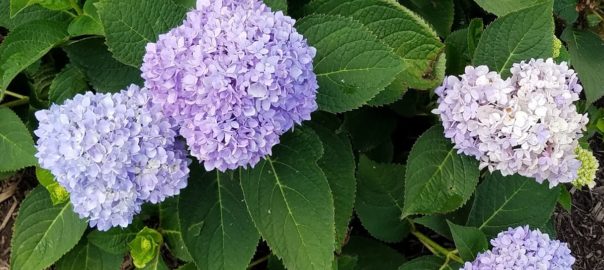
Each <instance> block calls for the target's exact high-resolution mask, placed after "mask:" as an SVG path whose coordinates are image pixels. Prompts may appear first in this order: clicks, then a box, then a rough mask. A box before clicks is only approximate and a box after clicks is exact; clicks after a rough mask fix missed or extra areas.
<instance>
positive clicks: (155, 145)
mask: <svg viewBox="0 0 604 270" xmlns="http://www.w3.org/2000/svg"><path fill="white" fill-rule="evenodd" d="M150 104H151V103H150V95H149V93H148V91H147V90H146V89H144V88H143V89H140V88H139V87H138V86H135V85H132V86H130V87H129V88H128V89H127V90H124V91H122V92H120V93H117V94H93V93H91V92H87V93H85V94H83V95H81V94H79V95H76V96H75V97H74V98H73V99H72V100H67V101H65V103H64V104H63V105H60V106H59V105H52V106H51V107H50V109H48V110H41V111H38V112H36V118H37V119H38V120H39V121H40V125H39V127H38V129H37V130H36V131H35V132H34V133H35V134H36V135H37V136H38V141H37V145H36V147H37V150H38V153H37V154H36V157H37V158H38V160H39V162H40V166H41V167H43V168H45V169H48V170H49V171H50V172H51V173H52V174H53V175H54V176H55V178H56V180H57V182H58V183H59V184H60V185H61V186H63V187H65V189H66V190H67V191H68V192H69V193H70V198H71V202H72V204H73V207H74V211H75V212H77V213H78V214H79V215H80V217H82V218H87V219H88V220H89V223H90V226H97V227H98V229H99V230H107V229H109V228H111V227H114V226H122V227H126V226H127V225H128V224H130V223H131V221H132V218H133V216H134V215H135V214H136V213H138V212H139V211H140V209H141V205H142V204H143V203H144V202H147V201H148V202H152V203H157V202H160V201H163V200H164V199H165V198H166V197H168V196H172V195H176V194H178V193H179V191H180V189H182V188H184V187H185V186H186V185H187V177H188V174H189V169H188V165H189V163H190V161H189V160H188V159H187V158H186V151H185V147H184V145H183V144H182V143H179V142H178V141H176V139H175V137H176V131H175V129H174V126H173V124H171V123H170V121H169V120H168V119H167V118H165V117H163V115H162V113H161V111H160V108H159V107H157V106H150Z"/></svg>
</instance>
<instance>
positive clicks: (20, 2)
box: [10, 0, 71, 18]
mask: <svg viewBox="0 0 604 270" xmlns="http://www.w3.org/2000/svg"><path fill="white" fill-rule="evenodd" d="M69 2H70V0H10V15H11V18H13V17H15V16H16V15H17V14H18V13H19V12H21V11H23V10H24V9H26V8H27V7H29V6H31V5H35V4H40V5H41V6H43V7H45V8H47V9H51V10H67V9H70V8H71V5H70V3H69Z"/></svg>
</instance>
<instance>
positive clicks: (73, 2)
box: [69, 0, 84, 15]
mask: <svg viewBox="0 0 604 270" xmlns="http://www.w3.org/2000/svg"><path fill="white" fill-rule="evenodd" d="M69 3H70V4H71V8H73V9H74V10H75V11H76V13H77V14H78V15H82V14H84V12H83V11H82V8H80V5H78V2H77V0H71V1H69Z"/></svg>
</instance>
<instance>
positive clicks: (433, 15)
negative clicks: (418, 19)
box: [399, 0, 454, 37]
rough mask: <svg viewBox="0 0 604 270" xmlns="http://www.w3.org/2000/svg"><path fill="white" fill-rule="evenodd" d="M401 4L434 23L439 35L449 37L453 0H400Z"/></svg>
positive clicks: (431, 23) (433, 25)
mask: <svg viewBox="0 0 604 270" xmlns="http://www.w3.org/2000/svg"><path fill="white" fill-rule="evenodd" d="M399 2H400V3H401V4H403V5H404V6H406V7H408V8H409V9H411V10H413V11H414V12H417V13H418V14H419V15H421V16H422V18H424V19H425V20H427V21H428V23H430V25H432V27H433V28H434V30H436V32H437V33H438V35H440V36H442V37H447V36H448V35H449V33H451V26H452V25H453V17H454V16H453V15H454V5H453V0H438V1H425V0H399Z"/></svg>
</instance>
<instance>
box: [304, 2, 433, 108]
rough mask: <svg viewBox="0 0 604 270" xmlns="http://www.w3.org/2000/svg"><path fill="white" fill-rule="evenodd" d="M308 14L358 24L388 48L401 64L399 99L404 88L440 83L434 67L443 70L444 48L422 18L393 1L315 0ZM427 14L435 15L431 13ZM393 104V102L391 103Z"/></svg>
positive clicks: (425, 87)
mask: <svg viewBox="0 0 604 270" xmlns="http://www.w3.org/2000/svg"><path fill="white" fill-rule="evenodd" d="M421 2H425V1H421ZM421 2H420V1H418V2H417V3H421ZM422 5H423V4H422ZM308 10H310V11H312V12H314V13H319V14H330V15H341V16H346V17H351V18H353V19H355V20H358V21H359V22H361V23H362V24H363V26H364V28H366V29H368V30H369V31H370V32H371V33H372V34H373V35H375V36H376V37H377V38H378V40H380V41H381V42H383V43H384V44H386V45H387V46H388V47H390V48H391V49H392V50H393V51H394V52H395V54H396V55H397V56H399V58H400V60H401V61H402V72H401V73H400V74H398V76H397V80H396V81H395V82H394V83H395V84H394V85H392V87H395V88H398V89H399V91H400V95H402V94H403V93H404V91H405V89H406V87H407V86H408V87H411V88H415V89H431V88H433V87H435V86H437V85H438V84H439V83H441V82H442V78H443V76H444V68H443V70H439V69H438V68H437V67H438V65H439V64H440V65H442V66H443V67H444V58H442V59H441V55H442V53H443V51H444V46H443V44H442V43H441V42H440V39H439V38H438V36H437V35H436V33H435V32H434V30H432V28H430V26H429V25H428V24H427V23H426V22H425V21H424V20H423V19H422V18H420V17H419V16H417V15H416V14H415V13H413V12H412V11H410V10H409V9H407V8H406V7H404V6H402V5H400V4H398V3H397V2H396V1H391V0H350V1H330V0H315V1H313V2H311V4H310V5H309V7H308ZM430 12H432V13H434V10H431V11H430ZM317 50H319V48H317ZM319 51H320V50H319ZM376 60H377V59H376ZM435 71H438V72H435ZM367 78H368V76H364V77H363V79H367ZM399 97H400V96H399ZM394 101H396V99H395V100H392V101H391V102H394Z"/></svg>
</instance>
